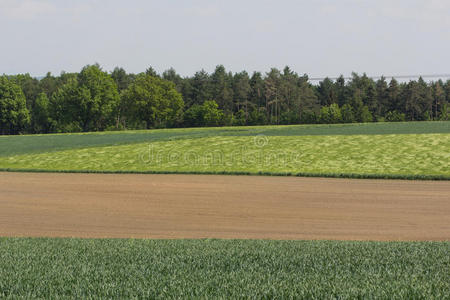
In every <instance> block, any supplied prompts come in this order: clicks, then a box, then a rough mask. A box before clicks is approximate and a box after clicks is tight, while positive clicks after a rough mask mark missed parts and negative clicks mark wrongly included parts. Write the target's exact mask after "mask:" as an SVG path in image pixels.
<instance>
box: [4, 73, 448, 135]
mask: <svg viewBox="0 0 450 300" xmlns="http://www.w3.org/2000/svg"><path fill="white" fill-rule="evenodd" d="M0 78H1V79H0V113H1V114H0V126H1V128H0V133H1V134H20V133H49V132H81V131H102V130H118V129H147V128H165V127H192V126H222V125H226V126H233V125H240V126H245V125H266V124H305V123H351V122H382V121H389V122H395V121H423V120H448V117H449V114H450V106H449V105H448V103H449V101H450V80H448V81H446V82H444V81H442V80H438V81H435V82H425V81H424V80H423V79H422V78H419V79H418V80H411V81H409V82H402V83H399V82H398V81H397V80H395V79H394V78H392V79H390V80H388V79H386V78H384V77H382V78H380V79H378V80H374V79H372V78H369V77H368V76H367V75H366V74H362V75H359V74H356V73H353V74H352V77H351V78H350V79H348V80H346V79H345V78H344V77H343V76H340V77H339V78H337V79H330V78H325V79H324V80H321V81H319V82H318V83H317V84H313V83H311V82H310V81H309V78H308V76H307V75H306V74H303V75H299V74H297V73H296V72H294V71H293V70H291V69H290V68H289V67H285V68H284V69H283V70H279V69H276V68H272V69H270V70H269V71H268V72H267V73H260V72H253V73H252V74H249V73H247V72H246V71H241V72H238V73H232V72H229V71H227V70H226V69H225V67H224V66H223V65H218V66H217V67H216V69H215V70H214V72H212V73H211V74H209V73H208V72H206V71H204V70H201V71H198V72H196V73H195V74H194V75H193V76H190V77H189V76H188V77H182V76H181V75H179V74H178V73H177V72H176V71H175V69H173V68H170V69H168V70H166V71H164V72H163V73H162V74H158V73H157V71H156V70H155V69H154V68H152V67H148V68H147V69H146V71H145V72H143V73H140V74H133V73H127V72H126V71H125V69H123V68H120V67H117V68H115V69H114V70H113V71H112V72H106V71H104V70H102V69H101V67H100V66H99V65H97V64H95V65H88V66H85V67H84V68H83V69H82V70H81V71H80V72H79V73H65V72H63V73H61V74H60V75H59V76H54V75H52V74H51V73H47V75H46V76H45V77H43V78H41V79H36V78H33V77H32V76H30V75H29V74H19V75H14V76H2V77H0Z"/></svg>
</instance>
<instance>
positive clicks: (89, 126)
mask: <svg viewBox="0 0 450 300" xmlns="http://www.w3.org/2000/svg"><path fill="white" fill-rule="evenodd" d="M50 103H51V106H52V112H53V113H52V118H53V119H54V120H55V121H56V122H57V128H56V130H57V131H58V132H65V131H85V132H86V131H99V130H105V129H107V128H108V127H110V126H113V125H116V126H117V125H118V114H119V111H118V104H119V94H118V91H117V86H116V84H115V82H114V80H113V79H112V78H111V76H110V75H109V74H108V73H106V72H103V71H102V70H101V69H100V66H98V65H92V66H86V67H84V68H83V69H82V70H81V72H80V74H78V76H77V77H76V78H71V79H69V81H68V82H67V83H66V84H64V85H63V86H62V87H61V88H59V89H58V91H57V92H56V93H55V94H54V95H53V96H52V98H51V102H50Z"/></svg>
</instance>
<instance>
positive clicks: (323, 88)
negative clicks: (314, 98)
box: [317, 77, 338, 106]
mask: <svg viewBox="0 0 450 300" xmlns="http://www.w3.org/2000/svg"><path fill="white" fill-rule="evenodd" d="M317 94H318V98H319V103H320V105H322V106H328V105H330V104H332V103H337V102H338V95H337V92H336V90H335V87H334V84H333V81H331V79H329V78H328V77H327V78H325V79H324V80H323V81H320V82H319V86H318V87H317Z"/></svg>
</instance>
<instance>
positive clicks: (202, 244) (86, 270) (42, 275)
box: [0, 238, 450, 299]
mask: <svg viewBox="0 0 450 300" xmlns="http://www.w3.org/2000/svg"><path fill="white" fill-rule="evenodd" d="M449 250H450V243H448V242H411V243H403V242H390V243H384V242H332V241H252V240H247V241H242V240H82V239H22V238H18V239H17V238H16V239H11V238H0V297H2V298H4V297H25V298H53V299H59V298H67V297H69V298H128V299H130V298H180V297H183V298H192V297H202V298H216V297H220V298H228V299H229V298H238V297H248V298H305V299H314V298H315V299H323V298H340V299H347V298H389V299H399V298H402V299H405V298H408V299H411V298H415V299H444V298H448V295H449V293H448V292H449V290H450V273H449V267H450V257H449V255H448V253H449Z"/></svg>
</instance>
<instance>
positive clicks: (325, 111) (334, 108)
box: [319, 103, 342, 124]
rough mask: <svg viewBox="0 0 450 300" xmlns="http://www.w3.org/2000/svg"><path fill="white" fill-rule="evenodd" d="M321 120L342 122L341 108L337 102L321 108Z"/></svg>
mask: <svg viewBox="0 0 450 300" xmlns="http://www.w3.org/2000/svg"><path fill="white" fill-rule="evenodd" d="M319 122H320V123H325V124H335V123H341V122H342V114H341V109H340V108H339V106H338V105H337V104H336V103H333V104H331V105H329V106H323V107H322V108H321V109H320V114H319Z"/></svg>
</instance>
